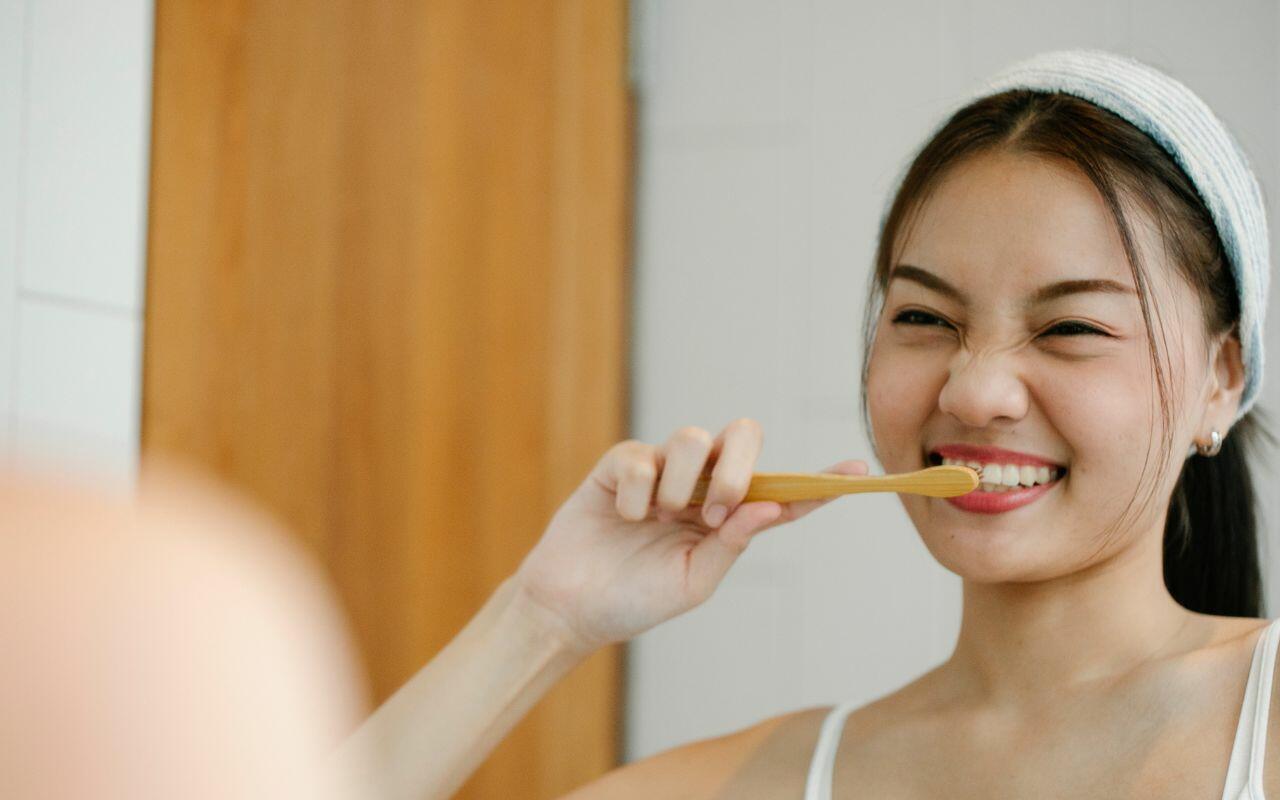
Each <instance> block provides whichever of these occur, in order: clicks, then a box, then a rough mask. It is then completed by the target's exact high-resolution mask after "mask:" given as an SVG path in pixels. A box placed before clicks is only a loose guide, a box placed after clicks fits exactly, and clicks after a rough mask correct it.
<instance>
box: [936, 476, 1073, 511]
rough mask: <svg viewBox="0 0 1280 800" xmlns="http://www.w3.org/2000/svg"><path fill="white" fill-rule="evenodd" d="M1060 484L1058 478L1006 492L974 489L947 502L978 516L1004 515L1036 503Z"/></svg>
mask: <svg viewBox="0 0 1280 800" xmlns="http://www.w3.org/2000/svg"><path fill="white" fill-rule="evenodd" d="M1064 477H1065V476H1064ZM1059 483H1062V478H1058V479H1057V480H1056V481H1054V482H1053V483H1039V484H1036V485H1035V486H1028V487H1025V488H1019V489H1009V490H1007V491H1004V492H984V491H981V490H978V489H974V490H973V491H972V492H969V493H968V494H962V495H959V496H957V497H948V498H946V501H947V502H948V503H950V504H951V505H953V506H955V507H956V508H958V509H960V510H961V511H972V512H974V513H976V514H1002V513H1004V512H1005V511H1012V510H1013V509H1015V508H1022V507H1023V506H1025V505H1026V504H1028V503H1034V502H1035V501H1036V500H1038V499H1039V498H1040V497H1042V496H1044V494H1045V492H1047V491H1049V490H1050V489H1052V488H1053V487H1055V486H1057V485H1058V484H1059Z"/></svg>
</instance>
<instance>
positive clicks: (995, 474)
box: [927, 453, 1067, 494]
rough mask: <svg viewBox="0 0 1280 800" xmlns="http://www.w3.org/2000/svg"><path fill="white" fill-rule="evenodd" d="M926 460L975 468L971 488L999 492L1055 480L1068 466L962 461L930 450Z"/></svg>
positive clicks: (935, 464) (940, 464)
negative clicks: (974, 485)
mask: <svg viewBox="0 0 1280 800" xmlns="http://www.w3.org/2000/svg"><path fill="white" fill-rule="evenodd" d="M927 461H928V463H929V465H930V466H934V467H937V466H943V465H947V464H955V465H959V466H965V467H970V468H972V469H975V470H977V471H978V475H979V482H978V488H977V489H975V490H974V491H975V492H987V493H991V494H1001V493H1004V492H1012V491H1018V490H1020V489H1030V488H1032V487H1035V486H1042V485H1046V484H1050V483H1056V482H1057V481H1060V480H1062V478H1063V477H1064V476H1065V475H1066V474H1067V468H1066V467H1060V466H1031V465H1024V464H1001V463H994V462H993V463H990V464H984V463H980V462H978V461H963V460H961V459H958V458H943V457H942V456H941V455H940V454H938V453H929V454H928V456H927Z"/></svg>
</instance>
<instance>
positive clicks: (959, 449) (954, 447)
mask: <svg viewBox="0 0 1280 800" xmlns="http://www.w3.org/2000/svg"><path fill="white" fill-rule="evenodd" d="M929 452H931V453H937V454H938V455H940V456H942V457H943V458H957V459H960V460H961V461H979V462H981V463H983V464H1017V465H1019V466H1023V465H1026V466H1030V467H1057V466H1061V465H1060V464H1058V462H1056V461H1050V460H1049V459H1047V458H1041V457H1040V456H1035V455H1031V454H1030V453H1019V452H1017V451H1015V450H1005V449H1004V448H1003V447H989V446H984V445H974V444H943V445H938V446H937V447H935V448H933V449H932V450H930V451H929ZM1045 485H1046V486H1050V485H1052V484H1045ZM1033 488H1034V487H1033Z"/></svg>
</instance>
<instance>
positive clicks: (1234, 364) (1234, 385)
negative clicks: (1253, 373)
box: [1204, 328, 1244, 434]
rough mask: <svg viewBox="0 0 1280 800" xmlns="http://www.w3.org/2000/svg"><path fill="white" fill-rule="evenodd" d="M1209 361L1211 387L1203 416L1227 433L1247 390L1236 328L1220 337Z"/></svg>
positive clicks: (1215, 343)
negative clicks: (1245, 389)
mask: <svg viewBox="0 0 1280 800" xmlns="http://www.w3.org/2000/svg"><path fill="white" fill-rule="evenodd" d="M1209 365H1210V370H1211V374H1210V376H1209V377H1210V390H1209V397H1208V402H1207V404H1206V406H1205V412H1204V419H1205V421H1206V422H1207V423H1209V424H1210V427H1216V428H1217V429H1218V430H1219V431H1222V432H1223V433H1224V434H1225V433H1226V430H1227V429H1228V428H1230V427H1231V425H1232V424H1233V423H1234V422H1235V419H1236V412H1237V411H1238V410H1239V408H1240V397H1241V395H1242V394H1243V393H1244V360H1243V357H1242V356H1241V349H1240V337H1239V335H1238V334H1237V332H1236V329H1235V328H1232V329H1231V330H1230V331H1228V332H1227V333H1225V334H1223V335H1222V336H1219V337H1217V339H1216V340H1215V342H1214V343H1213V352H1212V353H1211V355H1210V359H1209Z"/></svg>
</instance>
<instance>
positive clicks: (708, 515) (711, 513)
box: [702, 504, 729, 528]
mask: <svg viewBox="0 0 1280 800" xmlns="http://www.w3.org/2000/svg"><path fill="white" fill-rule="evenodd" d="M728 511H729V510H728V509H727V508H725V507H724V506H722V505H719V504H717V505H714V506H708V507H707V510H706V511H704V512H703V514H702V517H703V519H705V520H706V521H707V524H708V525H710V526H711V527H713V528H718V527H720V523H721V522H724V518H725V515H726V514H728Z"/></svg>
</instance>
